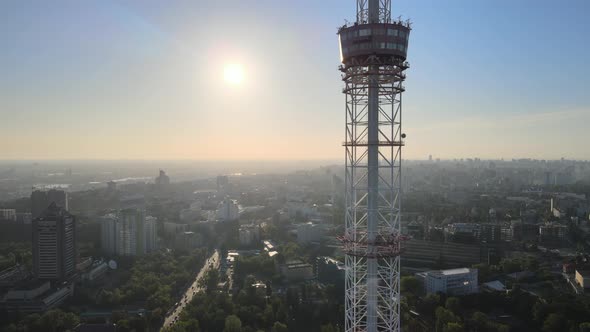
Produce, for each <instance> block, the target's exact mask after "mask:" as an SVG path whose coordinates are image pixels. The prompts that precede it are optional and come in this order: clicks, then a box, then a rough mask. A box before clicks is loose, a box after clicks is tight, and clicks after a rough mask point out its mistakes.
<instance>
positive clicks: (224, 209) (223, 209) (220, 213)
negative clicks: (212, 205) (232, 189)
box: [217, 198, 240, 221]
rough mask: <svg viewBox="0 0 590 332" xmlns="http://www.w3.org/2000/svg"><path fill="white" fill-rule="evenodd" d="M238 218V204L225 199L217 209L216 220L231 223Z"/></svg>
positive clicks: (232, 200)
mask: <svg viewBox="0 0 590 332" xmlns="http://www.w3.org/2000/svg"><path fill="white" fill-rule="evenodd" d="M239 217H240V208H239V207H238V202H237V201H236V200H234V199H229V198H226V199H224V200H223V201H222V202H221V203H219V205H218V207H217V220H219V221H232V220H238V218H239Z"/></svg>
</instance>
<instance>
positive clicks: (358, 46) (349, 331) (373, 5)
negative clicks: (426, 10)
mask: <svg viewBox="0 0 590 332" xmlns="http://www.w3.org/2000/svg"><path fill="white" fill-rule="evenodd" d="M356 5H357V6H356V8H357V13H356V22H355V23H354V24H353V25H350V26H343V27H342V28H340V30H339V31H338V35H339V38H340V54H341V61H342V65H341V66H340V71H342V79H343V81H344V90H343V92H344V94H345V95H346V133H345V136H346V140H345V142H344V146H345V150H346V174H345V186H346V190H345V193H346V194H345V195H346V197H345V200H346V213H345V234H344V236H343V237H342V241H343V245H344V251H345V253H346V258H345V260H346V289H345V298H346V299H345V315H346V316H345V331H346V332H358V331H365V332H376V331H400V291H399V281H400V275H399V272H400V256H399V255H400V251H401V243H400V242H401V235H400V220H401V160H402V159H401V148H402V146H403V145H404V140H403V139H404V138H405V135H404V134H403V133H402V126H401V120H402V98H401V97H402V92H403V91H404V87H403V82H404V80H405V78H406V76H405V73H404V71H405V70H406V69H407V68H408V63H407V62H406V54H407V47H408V38H409V34H410V30H411V29H410V23H409V22H402V21H400V20H398V21H392V20H391V0H357V1H356Z"/></svg>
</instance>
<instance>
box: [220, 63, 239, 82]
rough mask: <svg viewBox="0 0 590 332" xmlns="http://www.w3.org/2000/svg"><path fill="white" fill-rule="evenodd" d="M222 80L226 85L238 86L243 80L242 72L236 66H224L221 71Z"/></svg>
mask: <svg viewBox="0 0 590 332" xmlns="http://www.w3.org/2000/svg"><path fill="white" fill-rule="evenodd" d="M223 78H224V79H225V81H226V82H227V83H230V84H235V85H238V84H240V83H242V81H243V80H244V70H243V68H242V66H241V65H238V64H229V65H226V66H225V68H224V69H223Z"/></svg>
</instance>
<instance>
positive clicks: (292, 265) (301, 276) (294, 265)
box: [281, 260, 314, 281]
mask: <svg viewBox="0 0 590 332" xmlns="http://www.w3.org/2000/svg"><path fill="white" fill-rule="evenodd" d="M281 273H282V274H283V276H284V277H285V278H287V280H289V281H295V280H309V279H313V278H314V275H313V266H311V264H308V263H304V262H303V261H300V260H294V261H289V262H287V263H285V264H284V265H283V266H282V267H281Z"/></svg>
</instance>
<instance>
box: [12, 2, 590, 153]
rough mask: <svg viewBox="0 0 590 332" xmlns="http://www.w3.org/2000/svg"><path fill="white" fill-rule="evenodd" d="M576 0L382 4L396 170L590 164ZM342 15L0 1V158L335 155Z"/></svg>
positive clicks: (334, 5) (330, 7)
mask: <svg viewBox="0 0 590 332" xmlns="http://www.w3.org/2000/svg"><path fill="white" fill-rule="evenodd" d="M228 5H229V6H228ZM589 6H590V5H588V4H587V3H586V2H583V1H570V2H568V5H567V6H563V5H562V4H558V3H554V2H550V1H534V2H533V1H524V2H520V3H513V2H510V1H495V2H493V3H472V2H468V1H451V2H445V3H437V2H434V1H420V2H410V1H395V2H394V4H393V13H394V16H395V17H397V15H399V14H400V13H404V14H405V15H407V18H410V19H411V20H412V21H414V22H415V23H416V25H415V29H414V30H413V31H412V38H413V42H412V45H411V46H410V47H409V50H408V52H409V58H410V59H411V68H410V69H409V73H408V80H407V82H406V86H407V87H408V93H407V94H405V95H404V105H405V107H404V132H406V134H407V135H408V138H407V140H406V148H405V150H404V158H408V159H426V158H427V156H428V155H433V156H434V157H435V158H441V159H453V158H468V157H472V158H473V157H479V158H482V159H500V158H505V159H511V158H520V157H523V158H535V159H559V158H561V157H565V158H566V159H585V160H588V159H590V152H588V151H587V149H584V142H585V141H587V140H588V139H590V134H588V133H587V131H585V130H584V129H585V128H584V127H585V126H584V124H585V123H587V122H588V120H590V111H589V107H588V105H590V97H588V96H587V95H586V93H585V87H586V86H588V83H590V78H588V77H590V75H588V74H589V73H588V70H589V69H588V66H585V65H584V64H585V59H586V58H588V57H589V56H590V50H589V48H588V46H587V45H585V43H584V41H585V33H586V32H587V31H588V30H590V23H589V22H587V21H586V20H585V17H584V13H585V12H587V10H588V9H589ZM352 9H354V8H352ZM344 17H346V18H348V19H349V20H352V19H353V17H354V13H353V11H352V10H351V8H350V6H345V5H344V4H342V5H341V3H340V2H337V1H325V2H321V3H320V2H317V3H316V2H310V1H302V2H297V3H290V4H289V8H288V10H285V4H284V3H276V2H273V1H258V2H256V3H248V4H245V3H242V2H239V1H230V3H224V4H217V3H215V2H211V3H207V2H206V3H203V2H199V3H193V2H176V3H175V6H164V5H162V4H161V3H159V2H156V1H153V2H144V1H141V2H140V1H104V2H100V3H98V2H96V3H85V4H80V3H74V2H65V1H64V2H61V3H59V6H58V5H56V4H55V3H52V4H47V3H41V2H34V1H31V2H18V3H16V2H14V3H8V2H5V3H2V4H0V28H1V29H0V31H1V32H0V41H1V42H2V43H3V45H5V46H4V47H3V51H2V52H0V71H1V72H3V73H4V75H2V77H0V110H2V111H1V112H2V119H3V121H2V122H1V123H2V124H0V132H1V133H2V134H0V142H1V143H0V149H1V150H2V151H3V152H4V153H3V159H27V160H28V159H32V160H41V159H131V160H135V159H148V160H151V159H196V160H242V159H246V160H256V159H266V160H300V159H301V160H304V159H322V160H327V159H329V160H335V161H339V160H342V157H341V156H342V151H343V150H342V149H343V148H342V146H341V143H342V130H341V127H342V124H343V123H344V117H343V114H342V112H341V110H342V107H343V101H342V94H341V93H340V90H341V88H342V84H341V80H340V77H339V75H338V73H337V71H336V68H337V66H338V64H339V60H338V52H337V38H336V35H335V33H334V31H335V29H336V28H337V27H338V26H341V25H342V24H344V21H343V20H342V18H344ZM302 22H303V23H304V24H302ZM244 27H247V29H244ZM465 27H468V28H467V29H466V28H465ZM441 31H444V32H445V35H444V36H441V35H440V32H441ZM535 35H538V36H541V37H536V36H535ZM327 41H333V42H327ZM498 46H501V47H498ZM564 55H566V56H564ZM231 65H239V66H241V67H242V68H243V77H240V79H239V80H238V81H240V83H239V84H228V83H229V82H227V78H226V81H224V69H227V68H228V66H231ZM335 119H340V120H335ZM48 130H49V131H50V132H47V131H48ZM44 131H45V135H46V136H45V138H41V137H40V136H39V135H38V134H39V133H43V132H44ZM47 137H49V138H47Z"/></svg>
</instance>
